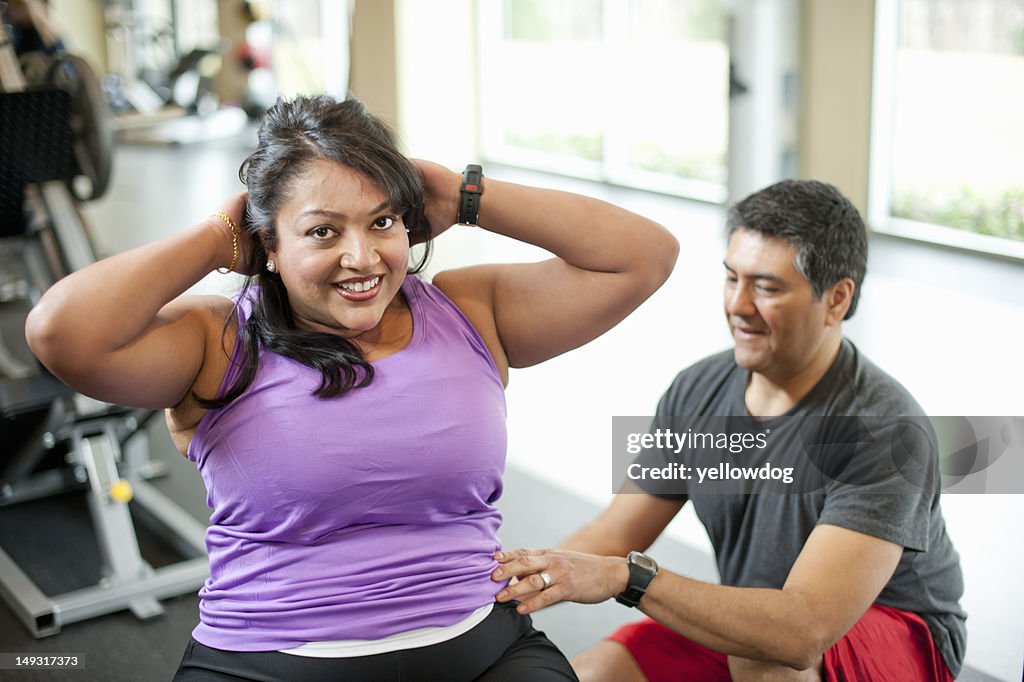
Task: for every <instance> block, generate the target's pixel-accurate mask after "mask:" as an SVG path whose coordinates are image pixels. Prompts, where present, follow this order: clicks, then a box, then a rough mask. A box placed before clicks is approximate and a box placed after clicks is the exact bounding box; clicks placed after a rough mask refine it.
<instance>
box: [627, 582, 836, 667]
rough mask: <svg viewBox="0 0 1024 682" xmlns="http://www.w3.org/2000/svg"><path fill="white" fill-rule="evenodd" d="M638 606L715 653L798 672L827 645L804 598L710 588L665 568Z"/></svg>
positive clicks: (759, 590) (777, 592)
mask: <svg viewBox="0 0 1024 682" xmlns="http://www.w3.org/2000/svg"><path fill="white" fill-rule="evenodd" d="M639 608H640V610H641V611H643V612H644V613H646V614H647V615H648V616H650V617H651V618H653V619H654V620H656V621H658V622H659V623H662V624H663V625H665V626H667V627H669V628H671V629H672V630H675V631H676V632H678V633H680V634H681V635H683V636H685V637H687V638H689V639H691V640H693V641H694V642H697V643H698V644H702V645H704V646H706V647H708V648H710V649H713V650H715V651H718V652H721V653H724V654H727V655H730V656H739V657H741V658H748V659H753V660H758V661H768V662H772V663H778V664H782V665H786V666H788V667H791V668H795V669H804V668H807V667H810V666H812V665H814V664H815V663H816V661H817V659H818V657H820V655H821V652H822V651H824V648H826V647H827V645H828V644H829V643H827V642H822V641H819V639H820V638H818V637H817V635H816V634H815V633H814V628H813V622H814V618H813V616H812V612H811V611H810V609H809V608H807V605H805V604H803V603H802V599H801V597H799V596H797V595H794V594H788V593H786V592H783V591H782V590H774V589H762V588H739V587H726V586H722V585H712V584H710V583H704V582H701V581H698V580H693V579H691V578H686V577H683V576H680V575H677V574H674V573H671V572H669V571H664V570H663V571H661V572H660V573H659V574H658V576H657V577H656V578H655V579H654V581H652V582H651V585H650V587H649V588H648V590H647V593H646V594H645V595H644V597H643V599H642V600H641V601H640V607H639Z"/></svg>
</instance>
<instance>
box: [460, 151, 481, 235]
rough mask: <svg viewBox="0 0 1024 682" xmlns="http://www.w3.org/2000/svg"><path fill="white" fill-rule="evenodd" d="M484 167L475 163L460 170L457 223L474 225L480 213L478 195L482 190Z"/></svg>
mask: <svg viewBox="0 0 1024 682" xmlns="http://www.w3.org/2000/svg"><path fill="white" fill-rule="evenodd" d="M483 179H484V169H483V168H481V167H480V166H478V165H477V164H475V163H471V164H469V165H468V166H466V170H464V171H463V172H462V185H461V186H460V187H459V217H458V222H459V225H476V221H477V218H478V216H479V215H480V195H481V194H483V192H484V186H483Z"/></svg>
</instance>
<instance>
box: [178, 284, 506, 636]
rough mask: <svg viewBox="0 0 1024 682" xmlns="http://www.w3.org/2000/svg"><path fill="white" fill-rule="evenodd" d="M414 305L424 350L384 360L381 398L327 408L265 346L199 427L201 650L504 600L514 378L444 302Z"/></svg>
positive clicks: (421, 619) (308, 381)
mask: <svg viewBox="0 0 1024 682" xmlns="http://www.w3.org/2000/svg"><path fill="white" fill-rule="evenodd" d="M402 292H403V293H404V294H405V296H406V299H407V300H408V301H409V306H410V308H411V309H412V316H413V325H414V327H413V336H412V340H411V341H410V342H409V345H408V346H406V347H405V348H404V349H402V350H401V351H399V352H398V353H396V354H394V355H391V356H389V357H387V358H384V359H383V360H380V361H378V362H375V363H373V366H374V369H375V371H376V376H375V378H374V380H373V383H372V384H370V386H368V387H366V388H359V389H354V390H352V391H350V392H348V393H346V394H345V395H343V396H341V397H340V398H333V399H326V400H325V399H320V398H317V397H315V396H313V395H312V392H313V390H315V389H316V387H317V386H319V384H320V373H319V372H318V371H316V370H313V369H310V368H308V367H305V366H304V365H301V364H299V363H297V362H295V361H293V360H290V359H288V358H285V357H283V356H281V355H278V354H276V353H273V352H270V351H266V350H264V351H261V354H260V366H259V371H258V373H257V375H256V378H255V380H254V381H253V383H252V385H251V386H250V387H249V388H248V389H247V390H246V391H245V393H244V394H243V395H241V396H240V397H239V398H237V399H236V400H235V401H233V402H232V403H231V404H229V405H228V406H227V407H224V408H222V409H218V410H211V411H209V412H207V413H206V415H205V416H204V417H203V419H202V421H200V423H199V426H198V428H197V429H196V432H195V435H194V436H193V437H192V442H191V444H190V445H189V449H188V457H189V459H191V460H192V461H194V462H195V463H196V465H197V466H198V468H199V472H200V474H201V475H202V477H203V480H204V481H205V483H206V489H207V504H208V505H209V506H210V508H211V509H212V510H213V513H212V515H211V517H210V528H209V530H207V533H206V547H207V550H208V552H209V555H210V578H209V579H208V580H207V581H206V584H205V585H204V586H203V587H202V589H201V590H200V591H199V597H200V600H201V601H200V606H199V611H200V624H199V625H198V626H197V627H196V629H195V630H194V631H193V636H194V637H195V638H196V640H198V641H199V642H201V643H203V644H205V645H207V646H210V647H214V648H217V649H226V650H231V651H266V650H277V649H285V648H291V647H295V646H299V645H301V644H304V643H306V642H310V641H325V640H342V639H379V638H382V637H386V636H388V635H392V634H395V633H398V632H405V631H408V630H413V629H416V628H421V627H428V626H447V625H452V624H454V623H457V622H459V621H460V620H462V619H464V618H466V617H467V616H469V614H470V613H472V612H473V611H474V610H476V609H478V608H480V607H481V606H484V605H486V604H488V603H490V602H492V601H494V595H495V594H496V593H497V591H498V590H499V589H500V588H501V586H502V585H500V584H498V583H494V582H492V581H491V579H490V573H491V571H493V570H494V568H495V567H496V565H497V564H496V563H495V562H494V560H493V559H492V558H491V557H492V555H493V554H494V552H496V551H497V550H498V549H499V542H498V538H497V530H498V527H499V526H500V525H501V514H500V513H499V512H498V510H497V508H496V507H495V502H496V501H497V499H498V498H499V497H500V496H501V491H502V483H501V474H502V471H503V470H504V463H505V446H506V433H505V393H504V389H503V387H502V383H501V378H500V376H499V374H498V371H497V368H496V367H495V365H494V362H493V360H492V359H491V356H490V354H489V353H488V351H487V347H486V346H485V345H484V342H483V340H482V339H481V338H480V336H479V334H477V332H476V330H475V329H474V328H473V326H472V325H471V324H470V323H469V321H468V320H467V319H466V318H465V317H464V316H463V315H462V313H461V312H460V311H459V310H458V308H456V307H455V305H454V304H453V303H452V302H451V301H450V300H449V299H448V298H447V297H446V296H445V295H444V294H443V293H441V291H440V290H439V289H437V288H436V287H434V286H433V285H432V284H429V283H426V282H423V281H422V280H421V279H419V278H418V277H416V276H414V275H410V276H408V277H406V279H405V282H404V283H403V285H402ZM243 307H246V306H242V305H240V306H239V308H240V309H242V308H243ZM244 316H245V310H240V311H239V319H240V321H242V320H244ZM234 352H235V355H236V356H237V355H238V354H239V349H238V348H237V347H236V349H235V351H234ZM235 360H236V358H235V357H233V358H232V363H230V365H229V370H228V372H227V374H226V375H225V377H224V380H223V383H222V385H221V391H223V390H225V388H226V387H227V386H228V385H230V382H232V381H233V380H234V378H235V375H236V374H237V366H236V362H235Z"/></svg>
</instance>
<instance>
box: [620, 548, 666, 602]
mask: <svg viewBox="0 0 1024 682" xmlns="http://www.w3.org/2000/svg"><path fill="white" fill-rule="evenodd" d="M626 562H627V563H628V564H629V582H628V583H626V589H625V590H623V592H622V594H620V595H618V596H616V597H615V601H617V602H619V603H620V604H622V605H623V606H629V607H631V608H632V607H635V606H636V605H638V604H639V603H640V600H641V599H642V598H643V596H644V594H645V593H646V592H647V586H648V585H650V584H651V581H652V580H654V576H656V575H658V562H657V561H655V560H654V559H652V558H651V557H649V556H647V555H646V554H644V553H643V552H630V553H629V555H628V556H627V557H626Z"/></svg>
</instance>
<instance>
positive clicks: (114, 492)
mask: <svg viewBox="0 0 1024 682" xmlns="http://www.w3.org/2000/svg"><path fill="white" fill-rule="evenodd" d="M76 397H77V396H76V394H75V393H74V392H73V391H72V390H71V389H69V388H68V387H67V386H65V385H64V384H62V383H60V382H59V381H57V380H56V379H54V378H53V377H51V376H49V375H46V374H40V375H36V376H33V377H29V378H21V379H5V380H0V415H2V416H3V418H4V419H5V420H6V419H13V418H16V417H19V416H24V415H33V414H35V415H38V419H39V424H40V427H39V428H37V429H35V431H36V432H37V433H38V432H39V431H41V434H39V436H38V438H37V437H36V434H35V433H33V434H32V436H30V437H29V438H28V439H27V440H26V442H25V443H24V444H23V446H22V447H21V448H19V449H18V451H17V452H15V453H14V456H13V457H12V458H11V459H10V460H9V461H8V462H7V464H6V466H5V467H4V470H3V474H2V475H0V510H2V508H3V507H5V506H9V505H13V504H20V503H24V502H28V501H30V500H33V499H38V498H40V497H44V496H48V495H54V494H59V493H63V492H67V491H70V490H76V489H83V488H84V489H85V490H86V496H87V500H88V505H89V514H90V517H91V519H92V523H93V527H94V529H95V531H96V536H97V540H98V542H99V544H100V548H99V549H100V556H101V557H102V562H103V568H102V574H103V577H102V578H101V580H100V582H99V583H98V584H97V585H95V586H93V587H87V588H84V589H80V590H75V591H72V592H66V593H64V594H59V595H55V596H49V595H46V594H43V592H42V591H41V590H40V589H39V588H38V587H37V586H36V585H35V583H34V582H33V581H32V580H31V578H29V576H28V575H26V574H25V573H24V572H23V571H22V570H21V568H20V567H19V566H18V565H17V563H15V561H14V560H13V559H12V558H11V557H10V555H8V554H7V552H6V551H4V550H3V548H0V596H2V597H3V599H4V600H5V601H6V602H7V604H8V605H9V606H10V607H11V608H12V609H13V610H14V612H15V613H16V615H17V616H18V618H19V619H20V620H21V621H22V622H23V623H24V624H25V627H27V628H28V629H29V631H30V632H31V633H32V635H33V636H35V637H45V636H47V635H52V634H55V633H57V632H59V631H60V629H61V626H62V625H64V624H66V623H73V622H76V621H80V620H84V619H87V618H92V617H94V616H100V615H104V614H107V613H112V612H114V611H120V610H122V609H130V610H131V611H132V613H133V614H135V616H137V617H138V618H141V619H147V618H152V617H154V616H158V615H160V614H162V613H163V607H162V606H161V605H160V602H159V601H158V600H159V599H165V598H167V597H173V596H177V595H180V594H183V593H187V592H193V591H195V590H196V589H198V588H199V587H200V586H201V585H202V584H203V582H204V581H205V579H206V577H207V575H209V567H208V562H207V557H206V546H205V542H204V535H205V532H206V528H205V527H204V526H203V524H201V523H199V522H198V521H196V520H195V519H194V518H193V517H192V516H190V515H189V514H187V513H186V512H185V511H184V510H182V509H181V508H180V507H179V506H178V505H177V504H176V503H174V502H173V501H171V500H170V499H169V498H167V497H166V496H165V495H163V493H161V492H160V491H159V490H157V489H156V488H155V487H154V486H153V485H152V484H150V483H149V482H148V480H147V479H149V478H153V477H155V476H159V475H161V474H162V473H164V472H163V470H162V469H161V468H159V467H155V466H154V463H153V462H151V461H150V460H149V453H148V446H147V443H146V440H145V439H146V431H145V425H146V423H147V422H148V420H149V419H150V418H151V417H152V416H153V415H154V414H156V413H155V412H153V411H152V410H135V409H129V408H123V407H118V406H112V405H103V404H100V403H97V404H96V405H95V412H91V413H90V412H86V411H84V410H82V408H81V406H80V405H75V402H76ZM78 402H79V403H81V402H82V401H81V400H78ZM58 448H63V449H66V454H65V460H66V462H67V466H66V467H58V468H51V469H46V470H43V471H40V472H39V473H34V474H30V473H27V471H31V470H33V469H35V468H36V466H37V465H38V464H39V463H40V462H41V461H42V460H43V458H44V457H45V455H46V454H47V452H48V451H50V450H55V449H58ZM129 503H131V504H129ZM132 508H134V510H135V511H136V512H138V511H144V514H136V516H137V518H139V519H141V520H144V521H146V522H147V524H148V525H149V526H150V527H151V529H152V530H153V531H154V532H155V533H157V534H159V535H160V536H161V537H162V538H163V539H164V540H165V541H167V542H168V543H169V544H171V545H173V546H174V547H175V548H176V549H177V550H178V551H179V552H180V553H181V554H182V555H184V556H185V557H188V558H186V559H185V560H183V561H180V562H178V563H175V564H172V565H170V566H164V567H162V568H158V569H154V568H152V567H151V566H150V565H149V564H148V563H147V562H146V561H145V560H144V559H143V557H142V555H141V553H140V551H139V544H138V538H137V537H136V534H135V527H134V525H133V522H132Z"/></svg>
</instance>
